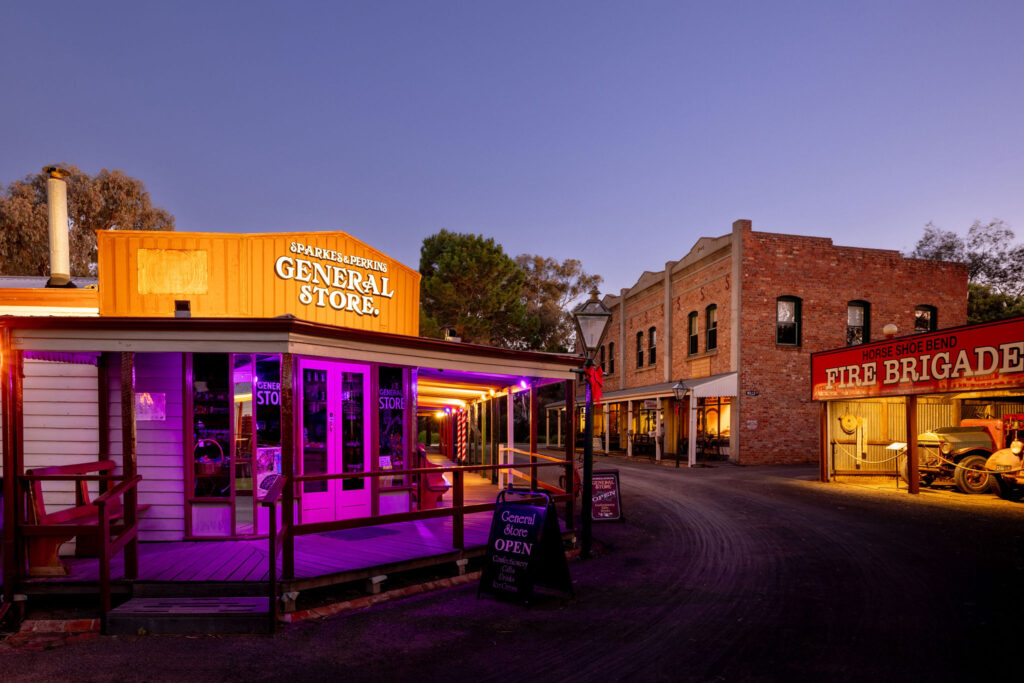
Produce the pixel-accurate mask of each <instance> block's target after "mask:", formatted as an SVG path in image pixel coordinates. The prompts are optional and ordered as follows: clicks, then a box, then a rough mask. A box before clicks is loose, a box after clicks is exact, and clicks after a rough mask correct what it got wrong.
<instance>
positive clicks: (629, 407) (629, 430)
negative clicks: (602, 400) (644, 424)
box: [623, 373, 636, 458]
mask: <svg viewBox="0 0 1024 683" xmlns="http://www.w3.org/2000/svg"><path fill="white" fill-rule="evenodd" d="M623 374H625V373H623ZM633 426H634V425H633V399H630V400H628V401H626V457H627V458H632V457H633V439H631V438H630V436H629V435H630V434H634V435H635V434H636V430H635V429H633Z"/></svg>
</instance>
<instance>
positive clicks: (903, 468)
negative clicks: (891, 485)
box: [897, 455, 935, 486]
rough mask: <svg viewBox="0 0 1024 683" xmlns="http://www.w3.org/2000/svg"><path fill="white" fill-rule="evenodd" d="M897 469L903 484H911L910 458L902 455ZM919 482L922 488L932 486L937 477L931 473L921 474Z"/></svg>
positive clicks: (898, 460)
mask: <svg viewBox="0 0 1024 683" xmlns="http://www.w3.org/2000/svg"><path fill="white" fill-rule="evenodd" d="M897 468H898V469H899V474H900V479H902V480H903V483H904V484H910V457H909V456H907V455H901V456H900V457H899V458H898V459H897ZM918 481H919V482H920V483H921V486H931V485H932V482H933V481H935V475H933V474H931V473H929V472H921V473H920V475H919V479H918Z"/></svg>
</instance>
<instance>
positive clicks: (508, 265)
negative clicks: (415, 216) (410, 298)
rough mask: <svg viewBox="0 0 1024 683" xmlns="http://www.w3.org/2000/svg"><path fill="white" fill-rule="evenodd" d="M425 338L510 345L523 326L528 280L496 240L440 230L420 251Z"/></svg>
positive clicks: (421, 298) (424, 242)
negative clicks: (449, 332)
mask: <svg viewBox="0 0 1024 683" xmlns="http://www.w3.org/2000/svg"><path fill="white" fill-rule="evenodd" d="M420 274H421V275H422V276H423V278H422V280H421V281H420V305H421V306H422V311H423V314H422V315H421V322H422V323H423V324H422V325H421V330H422V332H421V333H423V334H432V335H433V336H440V333H442V332H443V331H444V330H445V329H453V330H455V334H456V335H457V336H458V337H459V338H461V339H462V340H463V341H466V342H471V343H474V344H488V345H490V346H508V345H509V343H510V341H511V340H513V339H515V337H516V336H517V330H519V329H520V328H521V326H522V325H523V320H524V316H525V314H526V307H525V306H524V305H523V300H522V290H523V283H524V281H525V276H524V275H523V271H522V270H521V269H520V268H519V266H517V265H516V262H515V261H513V260H512V259H511V258H509V256H508V255H507V254H506V253H505V251H504V249H502V248H501V245H500V244H497V243H496V242H495V241H494V240H493V239H491V238H487V239H485V238H484V236H483V235H469V234H461V233H454V232H449V231H447V230H441V231H440V232H438V233H437V234H436V235H431V236H430V237H427V238H426V239H424V240H423V246H422V247H421V248H420Z"/></svg>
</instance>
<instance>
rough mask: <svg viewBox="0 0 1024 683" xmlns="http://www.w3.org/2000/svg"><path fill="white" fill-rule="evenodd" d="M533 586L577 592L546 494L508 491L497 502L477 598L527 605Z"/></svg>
mask: <svg viewBox="0 0 1024 683" xmlns="http://www.w3.org/2000/svg"><path fill="white" fill-rule="evenodd" d="M512 496H515V498H513V497H512ZM537 498H542V499H543V500H544V504H542V505H538V504H537ZM534 584H536V585H539V586H545V587H547V588H553V589H555V590H560V591H565V592H567V593H570V594H572V592H573V590H572V579H570V577H569V565H568V563H567V562H566V560H565V549H564V548H563V547H562V534H561V531H560V530H559V528H558V518H557V515H556V513H555V507H554V503H552V501H551V496H549V495H548V494H547V493H545V492H543V491H531V490H529V489H525V490H524V489H513V488H509V489H504V490H502V491H499V492H498V497H497V499H496V500H495V507H494V518H493V519H492V520H491V533H490V535H489V537H488V539H487V552H486V554H485V556H484V567H483V571H481V572H480V588H479V589H478V591H477V595H482V594H485V593H486V594H488V595H492V596H494V597H496V598H499V599H502V600H508V601H510V602H519V603H522V604H528V603H529V602H530V598H531V597H532V596H533V587H534Z"/></svg>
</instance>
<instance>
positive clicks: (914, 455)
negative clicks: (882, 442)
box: [906, 396, 921, 494]
mask: <svg viewBox="0 0 1024 683" xmlns="http://www.w3.org/2000/svg"><path fill="white" fill-rule="evenodd" d="M906 405H907V479H908V480H909V481H908V482H907V490H908V491H909V492H910V493H913V494H917V493H920V492H921V472H920V471H919V470H918V466H919V464H920V462H919V454H918V452H917V396H907V401H906Z"/></svg>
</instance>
